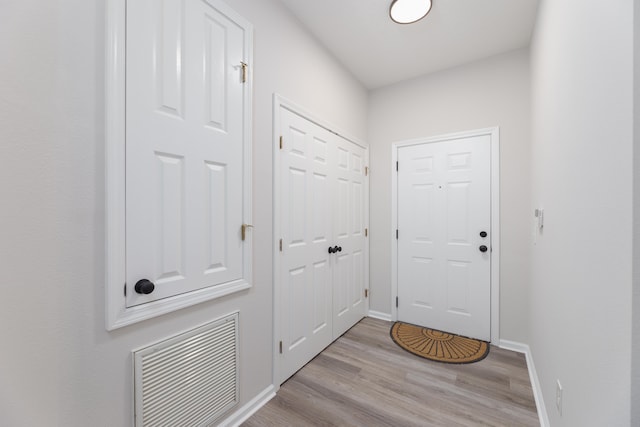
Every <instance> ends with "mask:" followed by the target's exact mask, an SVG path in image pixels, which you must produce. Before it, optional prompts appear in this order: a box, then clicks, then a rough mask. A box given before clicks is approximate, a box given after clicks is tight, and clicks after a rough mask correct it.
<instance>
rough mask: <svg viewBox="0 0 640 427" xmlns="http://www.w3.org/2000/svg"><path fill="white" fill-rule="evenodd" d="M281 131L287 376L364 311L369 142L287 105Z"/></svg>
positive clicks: (283, 371) (283, 360)
mask: <svg viewBox="0 0 640 427" xmlns="http://www.w3.org/2000/svg"><path fill="white" fill-rule="evenodd" d="M280 130H281V133H282V137H283V148H282V150H280V153H279V155H280V159H281V163H280V165H279V176H280V178H279V180H280V182H279V187H280V189H281V199H280V202H279V203H280V214H281V217H280V218H277V221H278V222H279V223H280V230H281V233H282V239H283V248H282V249H283V250H282V253H281V254H280V264H279V269H280V277H281V279H282V280H281V281H282V283H281V284H280V292H279V301H280V307H281V309H280V313H278V314H277V315H278V316H280V325H281V339H282V354H281V356H280V360H279V366H280V372H279V374H280V378H279V379H280V381H281V382H283V381H284V380H286V379H287V378H289V377H290V376H291V375H292V374H293V373H295V372H296V371H297V370H298V369H300V368H301V367H302V366H304V364H306V363H307V362H308V361H310V360H311V359H312V358H313V357H315V356H316V355H317V354H318V353H320V352H321V351H322V350H323V349H324V348H325V347H326V346H328V345H329V344H330V343H331V342H332V341H333V340H334V339H336V338H338V337H339V336H340V335H342V334H343V333H344V332H345V331H346V330H347V329H349V328H350V327H352V326H353V325H354V324H355V323H357V322H358V321H359V320H360V319H362V317H364V313H365V299H364V289H365V280H366V277H367V276H366V271H365V268H366V265H367V264H366V254H367V252H366V250H365V237H364V227H365V213H366V211H365V209H366V207H365V204H364V203H365V200H366V198H365V196H366V194H365V181H364V179H365V176H364V159H365V151H364V149H362V148H360V147H358V146H356V145H355V144H352V143H350V142H349V141H346V140H344V139H343V138H340V137H338V136H336V135H335V134H333V133H331V132H329V131H327V130H326V129H324V128H322V127H320V126H318V125H316V124H315V123H313V122H311V121H309V120H307V119H305V118H303V117H301V116H299V115H297V114H295V113H293V112H291V111H289V110H288V109H285V108H281V110H280ZM334 247H339V248H340V250H339V251H338V252H336V253H331V254H330V253H329V251H328V249H329V248H334Z"/></svg>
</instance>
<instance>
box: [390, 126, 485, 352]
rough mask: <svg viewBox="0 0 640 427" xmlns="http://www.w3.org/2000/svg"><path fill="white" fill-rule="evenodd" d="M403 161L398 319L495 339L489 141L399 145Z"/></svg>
mask: <svg viewBox="0 0 640 427" xmlns="http://www.w3.org/2000/svg"><path fill="white" fill-rule="evenodd" d="M398 162H399V168H398V169H399V170H398V181H397V185H398V188H397V195H398V196H397V197H398V206H397V209H398V278H397V279H398V320H401V321H404V322H408V323H413V324H417V325H421V326H427V327H430V328H434V329H438V330H442V331H446V332H451V333H456V334H460V335H463V336H467V337H472V338H478V339H482V340H485V341H490V340H491V288H490V285H491V277H490V274H491V229H490V225H491V141H490V137H489V136H476V137H467V138H462V139H457V140H452V141H446V142H436V143H425V144H420V145H412V146H405V147H400V148H398ZM485 233H486V234H485ZM483 236H484V237H483Z"/></svg>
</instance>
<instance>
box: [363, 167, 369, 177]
mask: <svg viewBox="0 0 640 427" xmlns="http://www.w3.org/2000/svg"><path fill="white" fill-rule="evenodd" d="M364 176H369V166H365V167H364Z"/></svg>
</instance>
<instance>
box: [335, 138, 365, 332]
mask: <svg viewBox="0 0 640 427" xmlns="http://www.w3.org/2000/svg"><path fill="white" fill-rule="evenodd" d="M333 140H334V144H335V150H336V153H337V156H336V157H335V167H334V180H335V188H336V190H335V203H336V204H335V207H334V228H335V229H334V242H335V245H337V246H338V247H340V248H341V250H340V252H338V253H337V254H335V255H334V258H335V268H334V283H333V289H334V298H333V300H334V307H333V317H334V323H333V336H334V339H335V338H338V337H339V336H340V335H342V334H343V333H345V332H346V331H347V330H348V329H349V328H351V327H352V326H353V325H355V324H356V323H357V322H358V321H360V319H362V318H363V317H364V315H365V299H364V289H365V285H364V277H365V274H364V273H365V272H364V268H365V263H364V257H363V252H364V245H365V238H364V179H365V175H364V171H363V159H364V149H362V148H361V147H358V146H356V145H354V144H352V143H350V142H348V141H346V140H344V139H342V138H338V137H336V136H333Z"/></svg>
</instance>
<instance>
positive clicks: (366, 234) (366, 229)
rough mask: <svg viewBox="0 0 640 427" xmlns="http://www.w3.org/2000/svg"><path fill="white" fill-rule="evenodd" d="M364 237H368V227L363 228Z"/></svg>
mask: <svg viewBox="0 0 640 427" xmlns="http://www.w3.org/2000/svg"><path fill="white" fill-rule="evenodd" d="M364 237H369V229H368V228H365V229H364Z"/></svg>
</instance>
